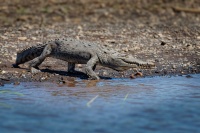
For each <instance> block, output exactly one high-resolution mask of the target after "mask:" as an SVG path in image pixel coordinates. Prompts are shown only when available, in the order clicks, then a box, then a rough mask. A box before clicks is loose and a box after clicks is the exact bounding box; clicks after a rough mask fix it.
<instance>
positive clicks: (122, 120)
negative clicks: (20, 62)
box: [0, 74, 200, 133]
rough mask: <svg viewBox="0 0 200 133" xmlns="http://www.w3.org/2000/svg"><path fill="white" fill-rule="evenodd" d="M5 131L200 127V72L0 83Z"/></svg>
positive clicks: (0, 121) (0, 127)
mask: <svg viewBox="0 0 200 133" xmlns="http://www.w3.org/2000/svg"><path fill="white" fill-rule="evenodd" d="M0 132H1V133H27V132H28V133H122V132H126V133H133V132H135V133H144V132H147V133H151V132H152V133H169V132H170V133H179V132H180V133H199V132H200V74H196V75H191V76H173V77H148V78H138V79H111V80H100V81H99V82H96V81H87V80H81V79H76V80H71V81H70V80H69V81H67V82H66V83H65V84H57V83H49V82H42V83H38V82H37V83H34V82H28V83H20V85H13V84H6V85H5V86H3V87H0Z"/></svg>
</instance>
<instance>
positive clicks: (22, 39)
mask: <svg viewBox="0 0 200 133" xmlns="http://www.w3.org/2000/svg"><path fill="white" fill-rule="evenodd" d="M26 39H27V37H18V40H20V41H25V40H26Z"/></svg>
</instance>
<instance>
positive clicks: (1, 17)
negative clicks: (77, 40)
mask: <svg viewBox="0 0 200 133" xmlns="http://www.w3.org/2000/svg"><path fill="white" fill-rule="evenodd" d="M82 22H86V23H110V24H115V23H133V22H134V24H135V25H138V26H143V25H146V26H147V25H149V26H154V25H175V26H182V25H188V26H189V25H193V26H194V25H196V26H199V24H200V1H199V0H110V1H109V0H32V1H28V0H0V26H1V27H11V26H12V27H15V26H24V25H34V26H38V27H41V26H48V25H52V24H55V23H73V24H79V23H82Z"/></svg>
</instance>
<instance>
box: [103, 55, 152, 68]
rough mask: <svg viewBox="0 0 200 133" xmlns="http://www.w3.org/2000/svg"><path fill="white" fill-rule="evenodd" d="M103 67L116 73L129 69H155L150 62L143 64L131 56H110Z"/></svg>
mask: <svg viewBox="0 0 200 133" xmlns="http://www.w3.org/2000/svg"><path fill="white" fill-rule="evenodd" d="M104 65H105V66H107V67H110V68H112V69H114V70H116V71H125V70H128V69H130V68H142V69H151V68H154V67H155V64H154V63H152V62H145V61H142V60H139V59H136V58H134V57H132V56H119V55H118V56H110V57H109V58H108V59H107V61H106V62H104Z"/></svg>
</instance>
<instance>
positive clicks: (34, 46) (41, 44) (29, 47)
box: [17, 42, 46, 53]
mask: <svg viewBox="0 0 200 133" xmlns="http://www.w3.org/2000/svg"><path fill="white" fill-rule="evenodd" d="M45 44H46V42H45V43H39V44H36V45H33V46H28V47H26V48H24V49H22V50H21V51H18V52H17V53H22V52H24V51H26V50H29V49H31V48H37V47H43V46H44V45H45Z"/></svg>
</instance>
